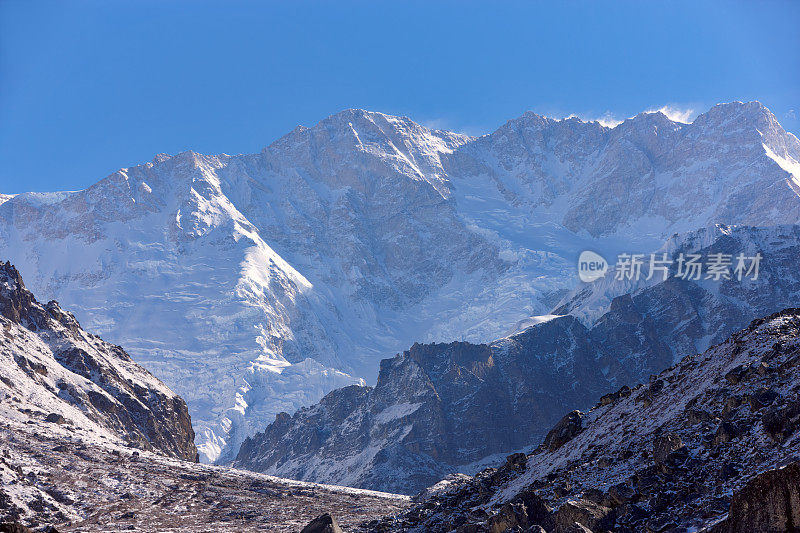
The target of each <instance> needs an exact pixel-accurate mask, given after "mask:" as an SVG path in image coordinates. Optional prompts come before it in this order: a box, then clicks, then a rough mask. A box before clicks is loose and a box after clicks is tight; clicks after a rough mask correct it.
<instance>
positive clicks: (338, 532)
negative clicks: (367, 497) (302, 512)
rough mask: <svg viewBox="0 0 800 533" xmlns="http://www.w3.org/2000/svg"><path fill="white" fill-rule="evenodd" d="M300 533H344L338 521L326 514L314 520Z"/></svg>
mask: <svg viewBox="0 0 800 533" xmlns="http://www.w3.org/2000/svg"><path fill="white" fill-rule="evenodd" d="M300 533H342V528H340V527H339V524H338V523H337V522H336V519H335V518H334V517H332V516H331V515H330V514H328V513H325V514H323V515H321V516H319V517H317V518H315V519H314V520H312V521H311V522H310V523H309V524H308V525H307V526H306V527H304V528H303V530H302V531H301V532H300Z"/></svg>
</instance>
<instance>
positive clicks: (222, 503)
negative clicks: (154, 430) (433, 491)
mask: <svg viewBox="0 0 800 533" xmlns="http://www.w3.org/2000/svg"><path fill="white" fill-rule="evenodd" d="M0 478H2V484H0V523H3V522H8V523H17V524H23V525H25V526H29V527H31V528H35V531H43V530H44V531H47V529H46V528H47V527H48V526H54V527H55V528H56V530H57V531H58V532H60V533H64V532H75V533H78V532H84V533H86V532H92V533H100V532H103V533H119V532H120V531H140V532H145V533H155V532H159V533H166V532H176V533H177V532H181V533H184V532H196V533H210V532H219V533H228V532H232V531H235V532H241V533H247V532H250V531H269V532H275V533H290V532H297V531H300V530H301V529H302V528H303V526H304V525H305V524H306V523H308V522H309V521H310V520H312V519H313V518H314V517H316V516H319V515H320V514H322V513H324V512H331V513H333V514H335V515H336V517H337V519H338V521H339V523H340V524H341V525H342V527H343V528H344V530H345V531H354V530H355V528H356V526H357V525H358V524H359V523H360V522H362V521H364V520H365V519H366V520H371V519H376V518H377V517H380V516H382V515H386V514H395V513H397V512H398V511H400V510H401V509H403V508H404V507H406V506H407V505H408V499H407V498H406V497H403V496H396V495H391V494H381V493H375V492H369V491H360V490H357V489H350V488H346V487H329V486H323V485H314V484H311V483H301V482H296V481H290V480H284V479H278V478H274V477H270V476H264V475H260V474H253V473H252V472H242V471H237V470H232V469H228V468H221V467H214V466H208V465H201V464H198V463H192V462H187V461H181V460H178V459H173V458H168V457H165V456H163V455H161V454H156V453H152V452H145V451H141V452H140V451H136V450H134V449H132V448H129V447H126V446H120V445H117V444H109V443H105V442H102V443H97V442H93V441H91V440H87V439H85V438H79V437H76V436H74V435H69V434H64V433H63V432H58V431H51V430H50V429H48V428H46V427H38V426H33V425H29V424H20V423H18V422H13V421H6V420H1V419H0ZM0 531H5V530H4V529H3V527H2V525H0ZM11 531H13V532H14V533H17V532H18V531H20V530H11Z"/></svg>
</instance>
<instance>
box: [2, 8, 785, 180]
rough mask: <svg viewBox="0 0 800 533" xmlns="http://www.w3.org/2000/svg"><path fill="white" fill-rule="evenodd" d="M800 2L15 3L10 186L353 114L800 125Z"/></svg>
mask: <svg viewBox="0 0 800 533" xmlns="http://www.w3.org/2000/svg"><path fill="white" fill-rule="evenodd" d="M798 22H800V2H792V1H786V2H741V3H740V2H732V1H724V2H703V1H697V0H695V1H692V2H641V1H636V2H601V1H592V2H553V3H543V2H503V3H496V2H470V1H461V2H445V1H442V2H436V1H427V2H414V1H394V2H348V1H339V2H303V1H300V2H274V3H271V2H244V1H237V0H233V1H225V2H223V1H218V2H208V1H194V2H189V1H181V0H170V1H152V2H151V1H124V2H123V1H109V0H102V1H71V2H66V1H55V2H39V1H35V0H24V1H23V0H20V1H15V0H0V192H5V193H17V192H23V191H28V190H34V191H47V190H73V189H80V188H84V187H87V186H89V185H91V184H92V183H94V182H96V181H98V180H100V179H101V178H103V177H105V176H106V175H108V174H109V173H111V172H113V171H114V170H116V169H117V168H120V167H125V166H132V165H134V164H137V163H141V162H145V161H149V160H150V159H152V157H153V156H154V155H155V154H156V153H159V152H166V153H177V152H180V151H183V150H187V149H193V150H196V151H199V152H203V153H220V152H225V153H243V152H255V151H258V150H260V149H261V148H263V147H264V146H266V145H268V144H270V143H271V142H272V141H273V140H275V139H276V138H278V137H280V136H281V135H283V134H284V133H286V132H288V131H290V130H291V129H293V128H294V127H295V126H297V125H298V124H304V125H312V124H314V123H316V122H318V121H319V120H321V119H323V118H324V117H326V116H328V115H330V114H333V113H335V112H337V111H339V110H342V109H345V108H348V107H361V108H366V109H371V110H376V111H382V112H386V113H392V114H400V115H407V116H409V117H411V118H413V119H414V120H416V121H418V122H421V123H423V124H426V125H429V126H435V127H440V128H446V129H452V130H456V131H463V132H466V133H471V134H480V133H487V132H490V131H492V130H494V129H495V128H497V127H498V126H499V125H501V124H502V123H503V122H505V121H506V120H508V119H510V118H513V117H516V116H519V115H520V114H522V113H523V112H525V111H526V110H533V111H535V112H538V113H542V114H547V115H551V116H555V117H562V116H567V115H570V114H577V115H578V116H581V117H585V118H600V117H614V118H625V117H627V116H631V115H634V114H636V113H637V112H639V111H643V110H647V109H655V108H660V107H662V106H664V105H670V106H672V107H673V108H675V109H679V110H688V109H693V110H695V112H696V111H703V110H705V109H707V108H708V107H710V106H711V105H713V104H715V103H717V102H721V101H730V100H753V99H757V100H761V101H762V102H763V103H764V104H765V105H767V107H769V108H770V109H771V110H772V111H773V112H774V113H775V114H776V116H777V117H778V119H779V120H780V121H781V123H782V124H783V125H784V127H785V128H786V129H788V130H790V131H792V132H794V133H798V131H800V127H798V126H800V120H799V119H800V31H798Z"/></svg>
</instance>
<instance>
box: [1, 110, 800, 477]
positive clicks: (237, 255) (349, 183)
mask: <svg viewBox="0 0 800 533" xmlns="http://www.w3.org/2000/svg"><path fill="white" fill-rule="evenodd" d="M797 161H800V142H798V140H797V138H795V137H794V136H793V135H791V134H788V133H786V132H785V131H783V129H782V128H781V127H780V125H779V124H778V123H777V121H776V120H775V118H774V116H773V115H772V114H771V113H770V112H769V111H768V110H767V109H766V108H764V107H763V106H762V105H761V104H759V103H757V102H753V103H748V104H742V103H732V104H723V105H719V106H716V107H714V108H712V109H711V110H710V111H708V112H707V113H705V114H703V115H700V116H699V117H698V118H697V119H696V120H695V121H694V122H693V123H691V124H682V123H677V122H673V121H670V120H669V119H667V118H666V117H665V116H664V115H662V114H660V113H643V114H641V115H637V116H636V117H634V118H632V119H629V120H627V121H625V122H623V123H622V124H620V125H618V126H616V127H614V128H606V127H603V126H601V125H600V124H598V123H594V122H588V123H587V122H582V121H580V120H577V119H566V120H553V119H549V118H545V117H540V116H537V115H533V114H526V115H523V116H522V117H520V118H518V119H515V120H512V121H510V122H508V123H507V124H505V125H504V126H502V127H501V128H500V129H498V130H497V131H496V132H494V133H492V134H490V135H486V136H483V137H480V138H471V137H466V136H463V135H457V134H453V133H448V132H442V131H434V130H429V129H426V128H424V127H422V126H419V125H417V124H415V123H414V122H412V121H411V120H409V119H407V118H398V117H391V116H387V115H383V114H380V113H372V112H366V111H360V110H348V111H344V112H341V113H339V114H336V115H333V116H331V117H329V118H328V119H325V120H323V121H322V122H320V123H319V124H317V125H316V126H314V127H313V128H303V127H300V128H297V129H296V130H294V131H293V132H291V133H289V134H288V135H286V136H285V137H283V138H281V139H279V140H278V141H276V142H274V143H273V144H271V145H270V146H268V147H267V148H266V149H265V150H264V151H262V152H261V153H258V154H249V155H236V156H228V155H219V156H204V155H201V154H196V153H192V152H187V153H182V154H178V155H176V156H173V157H170V156H165V155H160V156H157V157H156V158H155V159H154V160H153V161H152V162H150V163H147V164H144V165H140V166H137V167H132V168H126V169H121V170H120V171H118V172H115V173H114V174H112V175H110V176H109V177H107V178H105V179H104V180H102V181H100V182H98V183H97V184H95V185H94V186H92V187H90V188H88V189H86V190H84V191H77V192H65V193H27V194H20V195H16V196H13V197H6V196H4V197H3V198H2V200H0V253H2V254H4V255H5V256H7V257H9V258H10V259H11V260H12V261H13V262H14V263H15V264H16V265H17V266H18V267H19V268H20V270H21V271H22V273H23V275H25V277H26V279H27V280H28V283H29V285H30V286H31V287H33V288H34V289H35V290H36V292H37V293H39V294H42V295H44V296H46V297H48V298H57V299H59V301H61V302H62V303H63V304H65V305H67V306H68V307H69V308H70V309H71V310H73V311H74V312H75V313H76V315H77V316H78V317H79V318H80V319H81V321H82V322H83V323H85V324H86V325H87V326H88V327H90V328H91V329H92V330H95V331H98V332H99V333H101V334H102V335H103V336H104V337H106V338H108V339H111V340H113V341H114V342H117V343H120V344H124V345H125V346H126V348H127V349H128V350H129V351H130V353H131V354H132V355H133V356H134V358H135V359H136V360H137V361H139V362H141V363H142V364H144V365H145V366H146V367H147V368H149V369H150V370H151V371H152V372H154V373H155V374H156V375H157V376H159V377H160V378H161V379H163V380H164V381H165V382H166V383H167V384H168V385H170V386H171V387H172V388H173V389H174V390H176V391H177V392H178V393H179V394H181V395H182V396H183V397H184V398H185V399H186V400H187V403H188V405H189V408H190V411H191V414H192V418H193V420H194V421H195V424H196V429H197V433H198V437H197V439H198V440H197V442H198V445H199V449H200V452H201V455H202V457H203V459H204V460H220V461H226V460H230V459H232V458H233V456H234V455H235V453H236V451H237V449H238V445H239V443H240V442H242V441H243V440H244V438H245V437H246V436H248V435H251V434H253V433H254V432H255V431H257V430H261V429H263V428H264V427H266V425H267V423H268V422H270V421H272V420H273V419H274V416H275V415H276V414H277V413H279V412H282V411H289V412H292V411H294V410H295V409H296V408H297V407H300V406H302V405H309V404H311V403H313V402H315V401H316V400H318V399H319V398H321V397H322V396H323V395H324V394H325V393H326V392H328V391H330V390H332V389H334V388H337V387H340V386H344V385H348V384H359V383H362V380H366V381H367V382H374V380H375V378H376V377H377V372H378V361H379V360H380V359H381V358H383V357H387V356H391V355H392V354H394V353H397V352H399V351H401V350H403V349H404V348H405V347H407V346H409V345H411V344H412V343H413V342H415V341H425V342H432V341H451V340H453V339H458V338H463V339H464V340H469V341H473V342H486V341H489V340H491V339H495V338H497V337H499V336H501V335H502V334H503V333H505V332H506V331H507V330H508V328H509V326H510V325H512V324H515V323H517V322H518V321H520V320H522V319H525V318H526V317H529V316H531V315H541V314H544V313H547V312H548V311H550V309H551V308H552V306H553V304H555V303H556V302H557V301H558V300H559V299H560V298H562V297H563V296H564V295H565V294H566V293H567V292H568V291H570V290H572V289H574V288H575V286H576V285H577V283H578V282H577V277H576V276H575V273H574V272H575V270H574V265H575V262H576V259H577V256H578V254H579V252H580V251H582V250H584V249H587V248H590V249H595V250H599V251H602V252H604V253H606V254H608V255H613V254H615V253H617V252H619V251H623V250H624V251H631V252H632V251H639V250H641V251H644V252H647V251H650V250H653V249H656V248H658V247H659V246H661V245H662V244H663V241H664V239H666V238H667V237H669V236H670V235H672V233H674V232H677V231H685V230H694V229H696V228H700V227H705V226H708V225H710V224H714V223H724V224H742V223H746V224H751V225H773V224H779V223H786V224H791V223H796V222H798V221H799V220H800V197H798V194H799V193H800V185H799V183H800V177H798V172H797V170H796V169H797ZM631 248H634V249H631Z"/></svg>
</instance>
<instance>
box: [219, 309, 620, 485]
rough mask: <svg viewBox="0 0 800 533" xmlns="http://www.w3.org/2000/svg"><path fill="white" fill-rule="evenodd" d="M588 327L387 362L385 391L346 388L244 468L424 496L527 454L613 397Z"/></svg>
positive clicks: (290, 419) (275, 434) (437, 348)
mask: <svg viewBox="0 0 800 533" xmlns="http://www.w3.org/2000/svg"><path fill="white" fill-rule="evenodd" d="M594 359H595V355H594V352H593V349H592V347H591V345H590V342H589V334H588V331H587V329H586V328H585V327H584V326H583V325H581V324H580V323H579V322H578V321H577V320H576V319H574V318H573V317H559V318H556V319H554V320H551V321H549V322H546V323H542V324H539V325H537V326H535V327H532V328H529V329H528V330H526V331H525V332H523V333H520V334H518V335H515V336H513V337H509V338H506V339H502V340H500V341H497V342H495V343H493V344H492V345H475V344H470V343H466V342H454V343H451V344H430V345H422V344H415V345H414V346H412V347H411V349H410V350H408V351H406V352H404V353H402V354H399V355H398V356H396V357H394V358H393V359H386V360H384V361H382V362H381V368H380V374H379V378H378V383H377V385H376V386H375V387H374V388H369V387H357V386H353V387H346V388H344V389H340V390H336V391H333V392H331V393H330V394H328V395H327V396H325V397H324V398H323V399H322V401H320V403H318V404H317V405H315V406H312V407H309V408H305V409H301V410H299V411H298V412H297V413H295V415H294V416H289V415H288V414H282V415H279V416H278V417H277V419H276V420H275V422H274V423H273V424H270V426H269V427H267V429H266V430H265V431H264V432H263V433H260V434H258V435H256V436H255V437H253V438H250V439H247V440H246V441H245V443H244V444H243V445H242V448H241V450H240V452H239V455H238V457H237V460H236V461H235V462H234V465H235V466H239V467H243V468H248V469H252V470H256V471H261V472H267V473H271V474H276V475H281V476H283V477H291V478H297V479H303V480H313V481H318V482H326V483H336V484H345V485H352V486H356V487H363V488H371V489H376V490H385V491H390V492H400V493H413V492H416V491H418V490H420V489H421V488H424V487H426V486H429V485H431V484H432V483H435V482H436V481H438V480H439V479H441V478H442V477H443V476H445V475H446V474H448V473H449V472H451V471H453V469H457V468H458V466H457V465H466V464H469V463H472V462H474V461H478V460H480V459H483V458H484V457H485V456H486V455H488V454H492V453H497V452H504V451H508V450H514V449H518V448H522V447H525V446H527V445H529V444H530V443H531V442H534V441H536V440H537V439H538V438H541V436H542V425H541V422H542V421H543V420H544V421H552V420H554V419H557V418H558V416H560V413H561V412H563V410H564V409H565V407H566V406H572V405H584V404H586V403H588V402H590V398H592V397H596V396H597V395H598V394H599V393H600V392H603V391H605V390H606V389H607V388H608V383H607V382H606V381H605V380H604V379H603V378H602V373H601V371H600V369H599V368H598V367H597V365H596V364H595V363H594Z"/></svg>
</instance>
